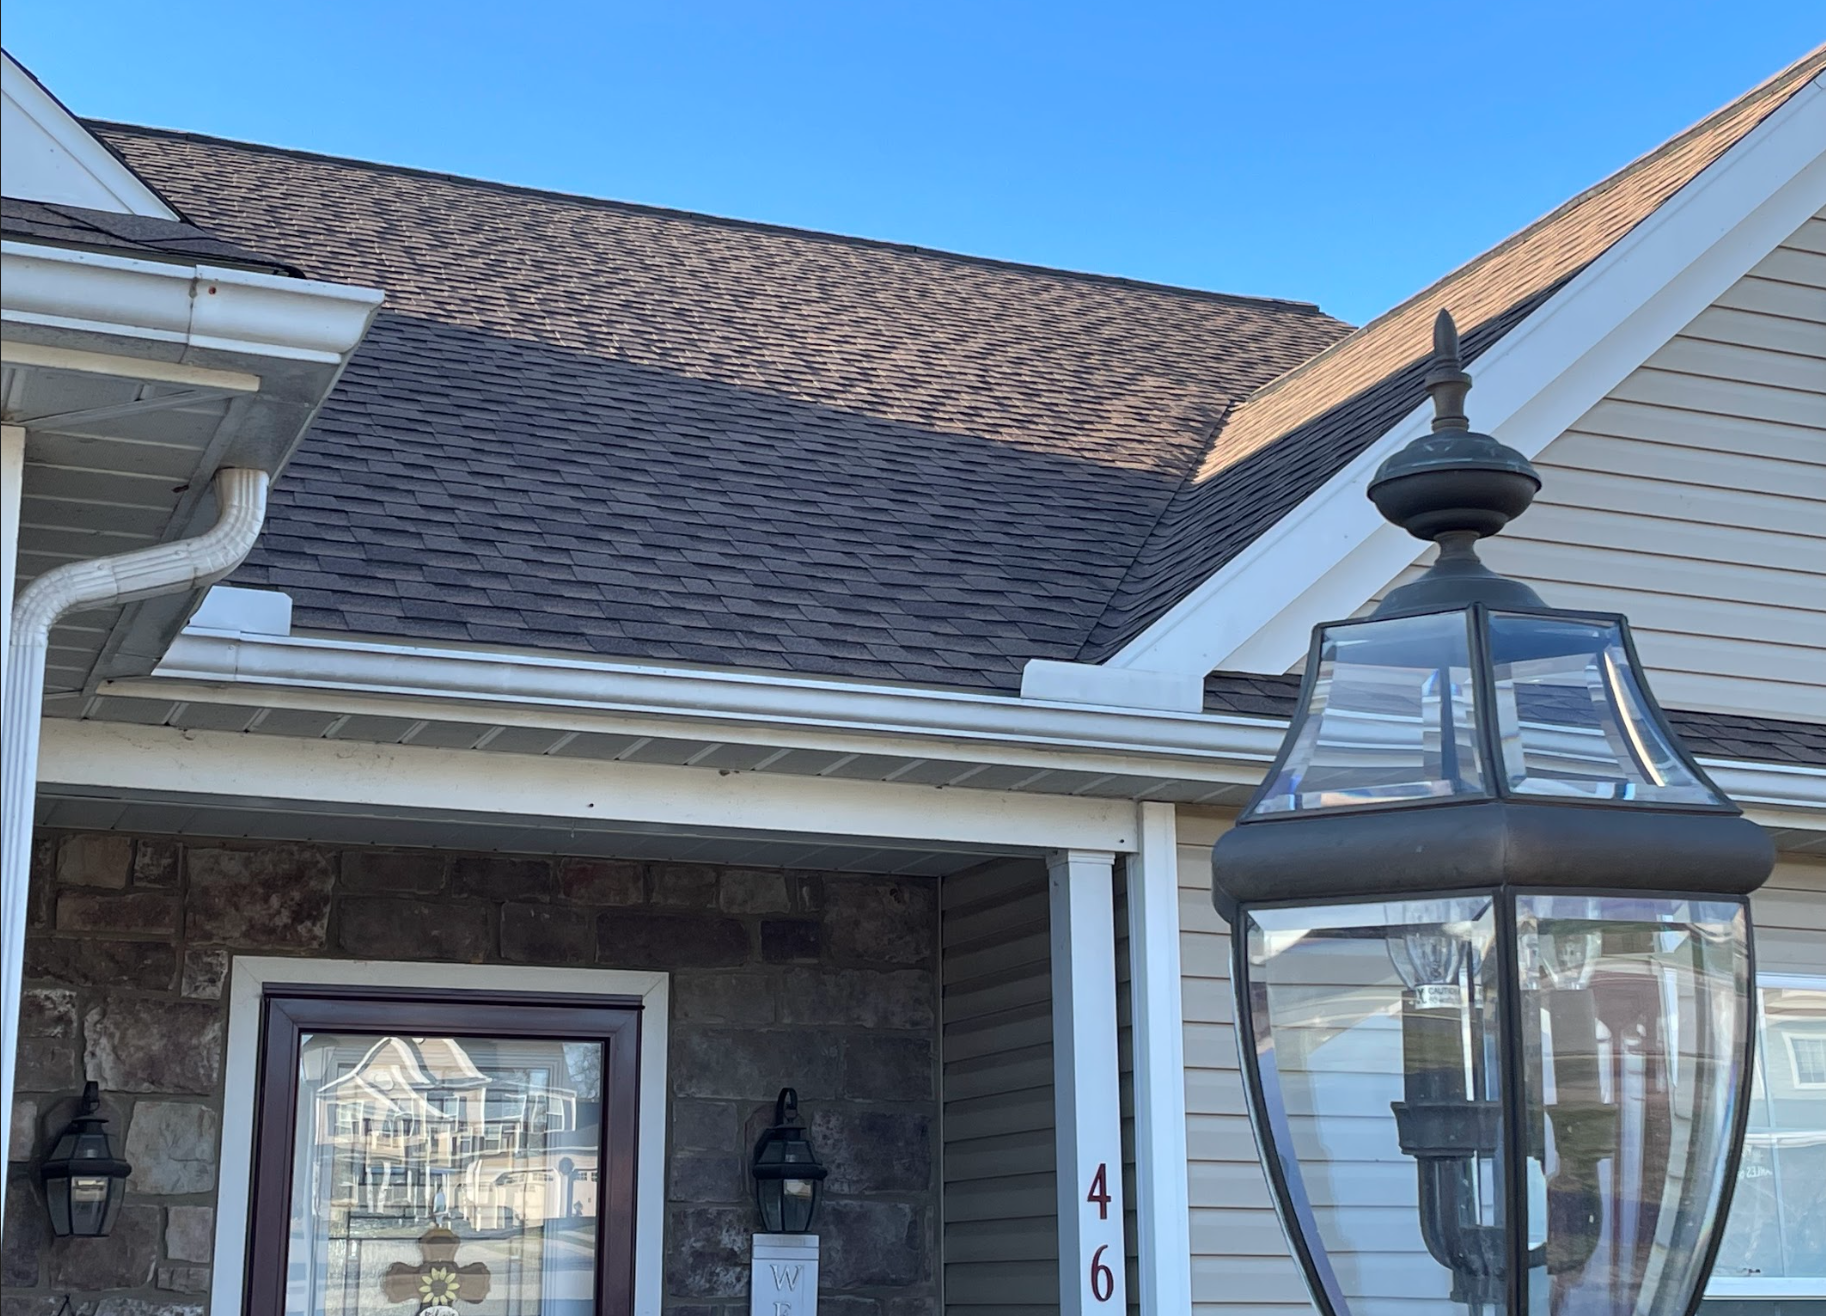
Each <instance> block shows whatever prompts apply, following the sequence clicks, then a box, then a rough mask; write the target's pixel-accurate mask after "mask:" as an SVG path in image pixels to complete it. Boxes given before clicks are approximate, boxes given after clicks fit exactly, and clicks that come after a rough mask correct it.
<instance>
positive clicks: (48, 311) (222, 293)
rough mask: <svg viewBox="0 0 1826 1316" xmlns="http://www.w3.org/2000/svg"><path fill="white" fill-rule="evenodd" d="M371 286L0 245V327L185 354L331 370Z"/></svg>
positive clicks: (353, 335) (372, 295)
mask: <svg viewBox="0 0 1826 1316" xmlns="http://www.w3.org/2000/svg"><path fill="white" fill-rule="evenodd" d="M380 302H381V293H380V291H379V290H378V289H374V288H358V287H354V286H351V285H349V284H341V283H321V282H318V281H316V280H312V279H292V278H286V277H284V276H283V275H274V274H260V273H256V272H254V271H251V270H231V269H224V268H221V267H219V266H213V265H187V264H182V263H178V262H172V261H152V260H137V259H134V258H131V257H125V256H111V255H105V254H103V253H100V252H90V251H72V250H69V249H67V248H63V247H49V246H43V245H41V244H38V243H32V242H13V241H8V242H0V321H3V322H4V324H5V325H7V326H8V327H12V326H36V327H38V328H43V329H55V330H65V331H70V332H76V333H84V334H98V335H104V336H107V337H109V338H127V339H138V340H142V341H146V342H151V343H162V344H169V345H171V347H172V348H175V349H177V350H178V352H179V355H180V356H181V355H182V354H183V353H184V352H186V351H191V350H197V351H214V352H225V353H231V354H234V355H238V356H252V357H269V358H279V359H282V360H288V361H303V362H311V363H315V364H319V365H327V366H340V365H341V364H342V362H343V360H344V359H345V358H346V357H347V356H348V354H349V353H350V352H351V351H352V350H353V349H354V347H355V345H356V344H357V343H359V342H360V341H361V338H362V335H363V334H365V333H366V332H367V330H368V324H369V322H370V321H371V320H372V319H373V318H374V313H375V311H376V310H377V309H378V308H379V306H380Z"/></svg>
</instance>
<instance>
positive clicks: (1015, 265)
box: [79, 119, 1343, 323]
mask: <svg viewBox="0 0 1826 1316" xmlns="http://www.w3.org/2000/svg"><path fill="white" fill-rule="evenodd" d="M79 122H80V123H82V124H83V125H84V126H85V127H87V128H90V129H92V130H94V131H97V132H122V133H132V134H136V135H139V136H143V137H162V138H166V139H169V140H176V141H190V142H201V143H205V144H208V145H212V146H228V147H233V148H235V149H237V150H243V151H257V152H259V153H261V154H264V155H280V156H289V157H292V158H294V159H304V160H316V161H321V162H323V163H325V164H335V165H349V166H354V167H358V168H362V169H368V170H377V171H384V172H386V173H390V174H402V175H406V176H408V177H413V178H425V179H432V180H436V181H438V182H445V183H457V184H461V185H462V186H465V187H477V188H485V189H487V190H489V191H495V192H506V193H511V194H515V195H519V196H533V197H544V198H548V199H551V200H558V201H568V202H572V203H575V204H578V205H585V206H593V207H601V208H603V209H608V210H621V211H629V212H633V213H636V214H645V215H660V216H666V217H669V218H675V219H688V220H692V221H695V222H698V223H705V224H714V225H717V226H719V227H725V228H739V229H750V230H757V231H760V232H764V233H779V234H784V235H788V236H792V237H801V238H815V239H818V240H820V241H824V242H835V243H842V244H844V245H846V246H855V247H868V248H873V249H876V250H883V251H898V252H906V253H909V254H912V255H916V256H925V257H929V258H932V259H935V260H946V261H956V262H959V263H961V264H966V265H983V266H989V267H992V268H996V269H1008V270H1019V271H1023V272H1026V273H1031V274H1045V275H1051V276H1053V277H1055V278H1062V279H1071V280H1076V281H1083V282H1088V283H1104V284H1113V285H1115V286H1118V287H1126V288H1136V289H1139V290H1141V291H1144V292H1158V293H1170V294H1173V295H1174V296H1178V297H1189V298H1196V299H1199V300H1203V301H1217V302H1236V303H1242V304H1244V305H1250V306H1278V307H1285V308H1287V309H1289V310H1296V311H1302V312H1306V313H1310V314H1313V315H1322V316H1325V317H1326V318H1327V319H1336V318H1337V317H1336V316H1332V315H1330V314H1329V313H1328V312H1326V311H1324V310H1323V309H1322V308H1321V307H1320V306H1319V304H1318V303H1317V302H1309V301H1301V300H1299V299H1297V298H1292V297H1267V296H1260V295H1257V294H1253V293H1243V292H1220V291H1217V290H1215V289H1210V288H1188V287H1185V286H1184V285H1181V284H1175V283H1160V282H1157V281H1155V280H1152V279H1137V278H1133V277H1131V276H1129V275H1124V274H1101V273H1098V272H1096V271H1094V270H1073V269H1065V268H1063V267H1060V266H1056V265H1040V264H1037V263H1035V262H1033V261H1020V260H1010V259H1008V258H1006V257H1002V256H981V255H975V254H973V253H970V252H963V251H947V250H945V249H944V248H942V247H923V246H920V245H919V244H918V243H913V242H895V241H893V240H891V239H888V238H871V237H864V236H861V235H859V234H854V233H833V232H830V231H828V230H825V229H815V228H804V227H801V226H799V225H794V224H778V223H772V222H770V221H768V220H761V219H741V218H738V217H736V216H732V215H713V214H709V213H707V212H705V211H700V210H685V209H682V208H680V207H677V206H657V205H651V204H648V203H646V202H641V201H622V200H617V199H615V198H613V197H599V196H591V195H589V194H588V193H584V192H566V191H562V190H560V189H557V188H547V187H532V186H529V185H527V184H524V183H507V182H502V181H500V180H499V179H493V178H475V177H472V176H470V175H467V174H454V173H450V172H449V171H447V170H442V169H425V168H422V167H420V166H418V165H403V164H391V163H388V162H386V161H380V160H363V159H361V158H359V157H357V156H350V155H332V154H330V153H328V152H326V151H311V150H305V149H303V148H301V147H294V146H274V145H272V144H270V143H267V142H249V141H242V140H240V139H238V138H234V137H217V136H214V135H212V134H209V133H199V132H191V131H189V130H186V129H182V128H157V127H153V126H151V125H149V124H139V123H123V122H120V121H118V120H113V119H81V120H79ZM110 149H112V147H111V146H110ZM173 208H174V209H175V207H173ZM1339 323H1343V321H1339Z"/></svg>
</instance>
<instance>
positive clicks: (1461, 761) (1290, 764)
mask: <svg viewBox="0 0 1826 1316" xmlns="http://www.w3.org/2000/svg"><path fill="white" fill-rule="evenodd" d="M1469 637H1470V629H1469V621H1468V618H1467V615H1466V614H1465V613H1463V612H1442V613H1429V614H1427V615H1424V616H1417V617H1391V618H1386V619H1383V620H1380V621H1360V622H1340V623H1338V624H1336V625H1332V626H1327V627H1325V628H1324V630H1323V631H1322V633H1321V637H1320V641H1319V652H1318V655H1317V659H1316V661H1317V664H1318V670H1317V671H1316V673H1315V674H1314V679H1313V681H1312V682H1311V684H1310V687H1309V693H1308V695H1307V699H1306V706H1305V707H1304V708H1303V709H1302V710H1301V711H1300V713H1299V715H1298V721H1299V727H1298V730H1297V731H1295V732H1294V733H1293V744H1292V748H1291V749H1290V750H1289V751H1288V754H1287V756H1286V758H1285V760H1284V761H1283V762H1282V763H1281V765H1280V767H1279V769H1278V770H1277V772H1276V775H1275V777H1274V780H1273V782H1272V784H1271V786H1270V787H1269V789H1267V790H1266V791H1264V792H1263V794H1262V796H1261V797H1260V799H1258V800H1257V802H1256V803H1255V805H1254V806H1253V808H1252V809H1251V813H1252V814H1253V815H1254V816H1258V817H1260V816H1266V815H1272V814H1286V813H1301V812H1308V811H1313V810H1319V809H1330V808H1338V807H1345V806H1351V805H1366V804H1378V805H1387V804H1405V803H1416V802H1421V801H1427V800H1437V799H1442V798H1446V797H1450V796H1455V795H1468V794H1469V795H1475V794H1480V793H1482V792H1483V790H1484V766H1483V763H1482V760H1481V756H1480V753H1479V750H1478V745H1477V731H1476V709H1475V705H1474V701H1473V698H1472V682H1471V660H1470V638H1469Z"/></svg>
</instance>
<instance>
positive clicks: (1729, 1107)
mask: <svg viewBox="0 0 1826 1316" xmlns="http://www.w3.org/2000/svg"><path fill="white" fill-rule="evenodd" d="M1516 927H1517V935H1518V943H1517V951H1518V955H1517V965H1518V971H1519V973H1520V977H1521V981H1520V988H1521V994H1520V1001H1521V1006H1522V1009H1521V1012H1520V1013H1521V1020H1522V1038H1523V1045H1524V1049H1525V1051H1526V1053H1527V1064H1526V1065H1525V1069H1526V1071H1527V1082H1526V1084H1525V1086H1524V1089H1523V1095H1524V1100H1525V1124H1526V1140H1525V1141H1526V1146H1527V1147H1528V1158H1529V1163H1528V1216H1529V1218H1528V1242H1529V1248H1530V1250H1529V1258H1528V1267H1529V1273H1528V1297H1529V1303H1528V1306H1529V1310H1530V1312H1533V1313H1543V1314H1545V1316H1631V1314H1635V1316H1649V1314H1650V1313H1659V1312H1677V1311H1683V1310H1685V1305H1684V1304H1685V1303H1686V1301H1687V1299H1688V1297H1689V1295H1691V1294H1692V1293H1693V1292H1694V1291H1695V1288H1696V1287H1697V1285H1698V1284H1700V1283H1701V1282H1702V1280H1703V1276H1702V1275H1701V1274H1700V1267H1701V1266H1702V1265H1703V1264H1704V1261H1705V1259H1706V1257H1707V1256H1708V1255H1709V1254H1710V1242H1711V1234H1712V1231H1713V1230H1714V1229H1715V1228H1717V1227H1720V1226H1722V1224H1723V1221H1722V1220H1720V1219H1718V1208H1719V1203H1720V1198H1721V1195H1722V1193H1723V1192H1724V1188H1725V1174H1726V1171H1727V1168H1728V1166H1729V1164H1730V1159H1731V1158H1730V1154H1729V1153H1730V1147H1731V1140H1732V1136H1733V1132H1734V1130H1735V1128H1736V1125H1737V1102H1738V1100H1739V1094H1740V1092H1741V1090H1742V1078H1743V1066H1744V1063H1745V1055H1746V1037H1747V1032H1748V1029H1749V1027H1750V1009H1749V1001H1750V998H1749V949H1748V940H1747V939H1748V929H1747V926H1746V917H1745V910H1744V907H1743V905H1742V904H1741V903H1739V902H1736V901H1731V900H1706V901H1702V900H1678V899H1656V898H1649V899H1640V898H1634V897H1621V896H1569V895H1535V896H1527V895H1524V896H1520V897H1518V898H1517V901H1516Z"/></svg>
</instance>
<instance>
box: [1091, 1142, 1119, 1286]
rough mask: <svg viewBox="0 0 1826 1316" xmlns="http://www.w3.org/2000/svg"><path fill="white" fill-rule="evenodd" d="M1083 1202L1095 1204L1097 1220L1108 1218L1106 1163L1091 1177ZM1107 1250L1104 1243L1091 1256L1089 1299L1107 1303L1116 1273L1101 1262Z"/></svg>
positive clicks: (1107, 1246) (1107, 1167) (1108, 1173)
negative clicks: (1088, 1189)
mask: <svg viewBox="0 0 1826 1316" xmlns="http://www.w3.org/2000/svg"><path fill="white" fill-rule="evenodd" d="M1084 1200H1085V1201H1087V1202H1095V1203H1096V1204H1097V1219H1099V1220H1108V1219H1109V1218H1110V1167H1109V1163H1108V1162H1107V1161H1106V1162H1104V1163H1103V1164H1101V1165H1099V1166H1098V1167H1097V1173H1095V1174H1093V1175H1092V1176H1091V1187H1090V1191H1089V1192H1087V1193H1086V1194H1085V1195H1084ZM1109 1250H1110V1245H1109V1244H1108V1243H1105V1244H1103V1246H1101V1247H1099V1248H1098V1249H1097V1250H1096V1251H1095V1252H1094V1253H1092V1254H1091V1274H1090V1281H1091V1297H1093V1298H1095V1299H1096V1300H1097V1301H1098V1302H1108V1301H1109V1300H1110V1299H1111V1298H1112V1297H1114V1296H1115V1294H1116V1272H1115V1271H1113V1270H1111V1269H1110V1268H1109V1267H1108V1266H1107V1265H1105V1264H1104V1261H1103V1254H1104V1253H1105V1252H1108V1251H1109Z"/></svg>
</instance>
